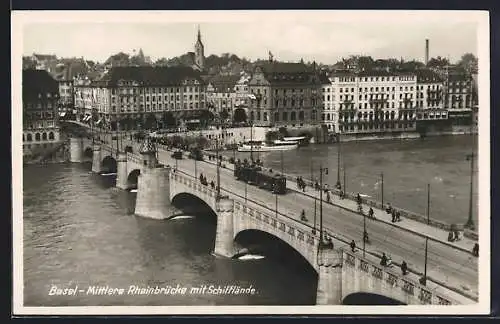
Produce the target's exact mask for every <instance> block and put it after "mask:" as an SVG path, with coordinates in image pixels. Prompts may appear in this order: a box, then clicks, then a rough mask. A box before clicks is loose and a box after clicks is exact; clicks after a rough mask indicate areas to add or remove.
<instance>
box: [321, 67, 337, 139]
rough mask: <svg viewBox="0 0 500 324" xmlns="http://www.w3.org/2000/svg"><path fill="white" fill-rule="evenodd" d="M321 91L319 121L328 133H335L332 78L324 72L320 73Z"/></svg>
mask: <svg viewBox="0 0 500 324" xmlns="http://www.w3.org/2000/svg"><path fill="white" fill-rule="evenodd" d="M320 81H321V93H322V95H323V112H322V113H321V123H322V125H324V127H325V128H326V130H327V132H328V133H336V132H337V130H338V125H337V122H338V110H337V107H336V106H335V103H334V100H335V93H334V90H335V88H334V86H333V83H332V80H330V78H329V77H328V76H327V75H326V73H322V74H320Z"/></svg>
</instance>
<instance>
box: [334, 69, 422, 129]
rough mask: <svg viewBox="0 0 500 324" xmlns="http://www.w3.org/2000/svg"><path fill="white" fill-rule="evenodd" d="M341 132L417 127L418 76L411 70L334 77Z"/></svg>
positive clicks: (335, 75)
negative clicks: (406, 71) (407, 71)
mask: <svg viewBox="0 0 500 324" xmlns="http://www.w3.org/2000/svg"><path fill="white" fill-rule="evenodd" d="M331 80H332V83H333V88H334V91H335V95H334V99H333V101H334V102H335V103H337V102H338V111H339V114H338V116H339V117H338V118H339V120H338V124H339V127H338V130H339V133H341V134H357V133H386V132H411V131H415V130H416V123H415V119H416V109H415V104H416V91H417V78H416V75H415V74H412V73H391V72H386V71H362V72H359V73H353V72H348V73H342V72H340V73H335V74H334V75H332V77H331Z"/></svg>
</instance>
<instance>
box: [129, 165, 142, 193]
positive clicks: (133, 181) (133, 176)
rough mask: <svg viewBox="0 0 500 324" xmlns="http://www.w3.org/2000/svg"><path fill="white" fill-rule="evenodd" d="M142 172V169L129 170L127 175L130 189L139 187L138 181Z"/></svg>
mask: <svg viewBox="0 0 500 324" xmlns="http://www.w3.org/2000/svg"><path fill="white" fill-rule="evenodd" d="M140 174H141V170H140V169H134V170H132V171H131V172H129V174H128V176H127V187H128V188H130V189H136V188H137V181H138V178H139V175H140Z"/></svg>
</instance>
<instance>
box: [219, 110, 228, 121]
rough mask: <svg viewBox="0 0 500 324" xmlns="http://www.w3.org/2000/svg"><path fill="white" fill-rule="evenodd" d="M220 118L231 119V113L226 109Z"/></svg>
mask: <svg viewBox="0 0 500 324" xmlns="http://www.w3.org/2000/svg"><path fill="white" fill-rule="evenodd" d="M219 116H220V119H222V120H226V119H228V118H229V113H228V112H227V110H225V109H224V110H223V111H221V112H220V114H219Z"/></svg>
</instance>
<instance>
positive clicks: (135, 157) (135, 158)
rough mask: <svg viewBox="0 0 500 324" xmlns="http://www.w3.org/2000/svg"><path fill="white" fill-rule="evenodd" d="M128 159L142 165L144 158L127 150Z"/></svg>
mask: <svg viewBox="0 0 500 324" xmlns="http://www.w3.org/2000/svg"><path fill="white" fill-rule="evenodd" d="M127 161H132V162H135V163H137V164H139V165H142V158H141V157H140V156H139V155H137V154H134V153H130V152H127Z"/></svg>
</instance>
